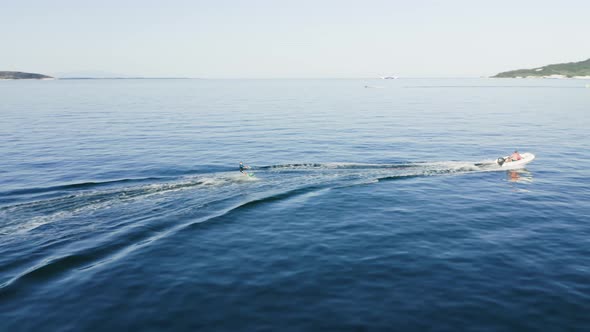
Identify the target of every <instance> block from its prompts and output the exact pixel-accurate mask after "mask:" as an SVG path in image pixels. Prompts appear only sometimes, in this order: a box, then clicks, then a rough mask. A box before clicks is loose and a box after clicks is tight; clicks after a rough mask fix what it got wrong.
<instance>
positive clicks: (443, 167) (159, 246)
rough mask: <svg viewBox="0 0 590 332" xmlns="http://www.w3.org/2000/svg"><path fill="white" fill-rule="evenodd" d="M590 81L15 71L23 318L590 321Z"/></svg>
mask: <svg viewBox="0 0 590 332" xmlns="http://www.w3.org/2000/svg"><path fill="white" fill-rule="evenodd" d="M588 83H590V81H587V80H586V81H584V80H556V79H484V78H474V79H450V78H449V79H440V78H439V79H427V78H421V79H418V78H415V79H403V78H402V79H392V80H381V79H255V80H246V79H234V80H232V79H219V80H215V79H118V80H110V79H100V80H54V81H29V80H20V81H0V331H232V332H233V331H590V217H589V216H590V179H589V177H590V171H589V166H590V165H589V160H590V136H589V132H590V89H589V88H587V87H586V85H587V84H588ZM514 150H518V151H519V152H520V153H525V152H528V153H533V154H534V155H535V156H536V158H535V160H534V161H533V162H531V163H529V164H527V165H525V166H524V167H525V168H521V169H515V170H507V169H505V168H501V167H499V166H497V165H496V164H495V160H496V159H497V158H498V157H503V156H506V155H509V154H511V153H512V152H513V151H514ZM239 162H243V163H244V164H245V165H247V166H248V168H247V169H246V173H247V174H242V173H240V171H239V168H238V165H239Z"/></svg>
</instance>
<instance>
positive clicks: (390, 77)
mask: <svg viewBox="0 0 590 332" xmlns="http://www.w3.org/2000/svg"><path fill="white" fill-rule="evenodd" d="M398 78H399V77H397V76H383V77H381V79H382V80H397V79H398Z"/></svg>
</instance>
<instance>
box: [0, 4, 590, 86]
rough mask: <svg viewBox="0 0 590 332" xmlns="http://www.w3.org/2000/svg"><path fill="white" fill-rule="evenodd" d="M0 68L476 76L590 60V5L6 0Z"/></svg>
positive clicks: (238, 74) (126, 72)
mask: <svg viewBox="0 0 590 332" xmlns="http://www.w3.org/2000/svg"><path fill="white" fill-rule="evenodd" d="M0 12H1V13H2V15H1V19H0V40H1V41H2V46H3V47H1V48H0V70H14V71H26V72H37V73H44V74H50V75H57V76H68V75H74V76H75V75H77V74H85V73H86V74H95V75H97V76H100V75H104V76H109V75H123V76H144V77H148V76H149V77H199V78H368V77H380V76H387V75H395V76H400V77H479V76H490V75H494V74H496V73H498V72H501V71H506V70H512V69H519V68H534V67H539V66H543V65H546V64H551V63H561V62H572V61H581V60H585V59H588V58H590V42H588V39H587V35H588V33H589V32H590V19H588V13H590V1H589V0H562V1H546V0H536V1H529V0H522V1H519V0H511V1H506V0H495V1H478V0H470V1H467V0H447V1H430V0H415V1H410V0H407V1H397V0H389V1H385V0H364V1H360V0H359V1H348V0H340V1H336V0H315V1H310V0H293V1H287V0H284V1H281V0H274V1H273V0H244V1H242V0H208V1H201V0H193V1H189V0H186V1H184V0H168V1H163V0H162V1H152V0H143V1H135V0H118V1H114V0H101V1H80V0H76V1H73V0H52V1H49V0H43V1H42V0H18V1H17V0H0Z"/></svg>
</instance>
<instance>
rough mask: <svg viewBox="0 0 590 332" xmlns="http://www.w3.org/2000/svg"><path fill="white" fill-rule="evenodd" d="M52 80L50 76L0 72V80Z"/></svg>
mask: <svg viewBox="0 0 590 332" xmlns="http://www.w3.org/2000/svg"><path fill="white" fill-rule="evenodd" d="M51 79H54V78H53V77H51V76H47V75H42V74H35V73H23V72H20V71H0V80H51Z"/></svg>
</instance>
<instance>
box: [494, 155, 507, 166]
mask: <svg viewBox="0 0 590 332" xmlns="http://www.w3.org/2000/svg"><path fill="white" fill-rule="evenodd" d="M505 161H506V159H504V158H502V157H500V158H498V160H496V162H497V163H498V165H500V166H502V164H504V162H505Z"/></svg>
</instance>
